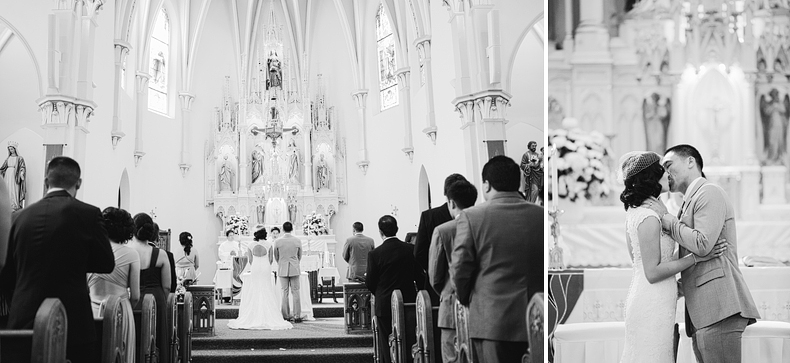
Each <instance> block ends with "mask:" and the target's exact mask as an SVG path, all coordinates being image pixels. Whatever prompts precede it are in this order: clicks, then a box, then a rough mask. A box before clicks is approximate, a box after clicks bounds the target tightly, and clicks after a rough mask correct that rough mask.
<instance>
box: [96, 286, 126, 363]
mask: <svg viewBox="0 0 790 363" xmlns="http://www.w3.org/2000/svg"><path fill="white" fill-rule="evenodd" d="M123 304H129V300H126V299H121V298H119V297H118V296H110V297H109V298H107V301H105V302H104V307H103V311H102V314H101V317H99V318H94V320H93V322H94V324H95V326H96V336H97V337H101V339H100V340H99V341H98V344H99V349H100V351H101V362H102V363H134V362H127V360H126V358H127V349H134V347H127V346H126V331H125V330H124V321H125V320H126V319H127V315H126V314H127V311H130V310H126V309H127V308H125V307H124V305H123Z"/></svg>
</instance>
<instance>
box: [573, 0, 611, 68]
mask: <svg viewBox="0 0 790 363" xmlns="http://www.w3.org/2000/svg"><path fill="white" fill-rule="evenodd" d="M579 5H580V7H581V12H580V18H581V19H580V20H581V21H580V22H579V27H578V28H577V29H576V44H575V47H574V50H575V51H576V53H579V52H592V53H601V56H604V55H606V56H607V57H608V54H609V32H608V30H607V29H606V26H605V25H604V23H603V15H604V4H603V0H584V1H580V2H579Z"/></svg>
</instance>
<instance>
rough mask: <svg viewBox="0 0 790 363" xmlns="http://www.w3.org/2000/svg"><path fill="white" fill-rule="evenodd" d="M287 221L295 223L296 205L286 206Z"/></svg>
mask: <svg viewBox="0 0 790 363" xmlns="http://www.w3.org/2000/svg"><path fill="white" fill-rule="evenodd" d="M288 221H289V222H291V223H296V204H291V205H289V206H288Z"/></svg>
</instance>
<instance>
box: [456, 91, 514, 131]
mask: <svg viewBox="0 0 790 363" xmlns="http://www.w3.org/2000/svg"><path fill="white" fill-rule="evenodd" d="M510 97H511V96H510V94H509V93H507V92H505V91H502V90H486V91H482V92H477V93H473V94H470V95H466V96H461V97H458V98H456V99H454V100H453V101H452V102H453V104H454V105H456V106H455V109H456V111H458V112H459V113H461V117H462V118H463V119H464V124H463V125H462V128H465V127H466V126H467V124H469V123H473V122H475V121H474V120H475V119H477V118H479V119H481V120H482V119H492V118H497V119H499V118H501V119H504V118H505V111H506V109H507V107H508V106H510ZM474 116H477V118H475V117H474Z"/></svg>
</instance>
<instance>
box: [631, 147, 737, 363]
mask: <svg viewBox="0 0 790 363" xmlns="http://www.w3.org/2000/svg"><path fill="white" fill-rule="evenodd" d="M660 160H661V157H660V156H658V154H656V153H653V152H631V153H628V154H626V155H624V156H623V157H622V158H621V159H620V167H621V170H620V172H621V179H622V180H623V183H624V184H625V190H624V191H623V193H622V194H621V195H620V201H621V202H623V206H624V207H625V210H626V217H625V221H626V224H625V229H626V241H627V243H628V252H629V254H630V255H631V259H632V261H633V276H632V278H631V287H630V288H629V290H628V298H627V300H626V305H625V349H624V350H623V355H622V357H621V359H620V362H621V363H631V362H654V363H672V362H674V357H675V355H674V353H675V352H674V335H673V332H674V325H675V310H676V300H677V282H676V281H675V275H676V274H678V273H679V272H681V271H683V270H685V269H687V268H689V267H691V266H694V265H696V264H697V263H700V262H703V261H707V260H710V259H713V258H717V257H719V256H721V254H722V253H723V252H724V251H725V250H726V248H727V245H726V243H719V244H717V245H716V247H715V248H714V249H713V250H712V251H711V253H710V254H708V255H707V256H703V257H700V256H696V255H693V254H689V255H687V256H680V258H678V257H677V256H675V253H674V251H675V242H674V241H673V240H672V238H671V237H670V236H669V235H668V234H666V233H664V232H663V231H662V230H661V219H660V217H659V216H658V214H656V212H654V211H653V210H652V209H649V208H648V205H649V204H650V203H657V200H656V198H657V197H658V195H659V194H660V193H661V192H662V191H664V190H669V186H668V185H667V177H666V174H665V173H664V168H663V167H662V166H661V164H660Z"/></svg>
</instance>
